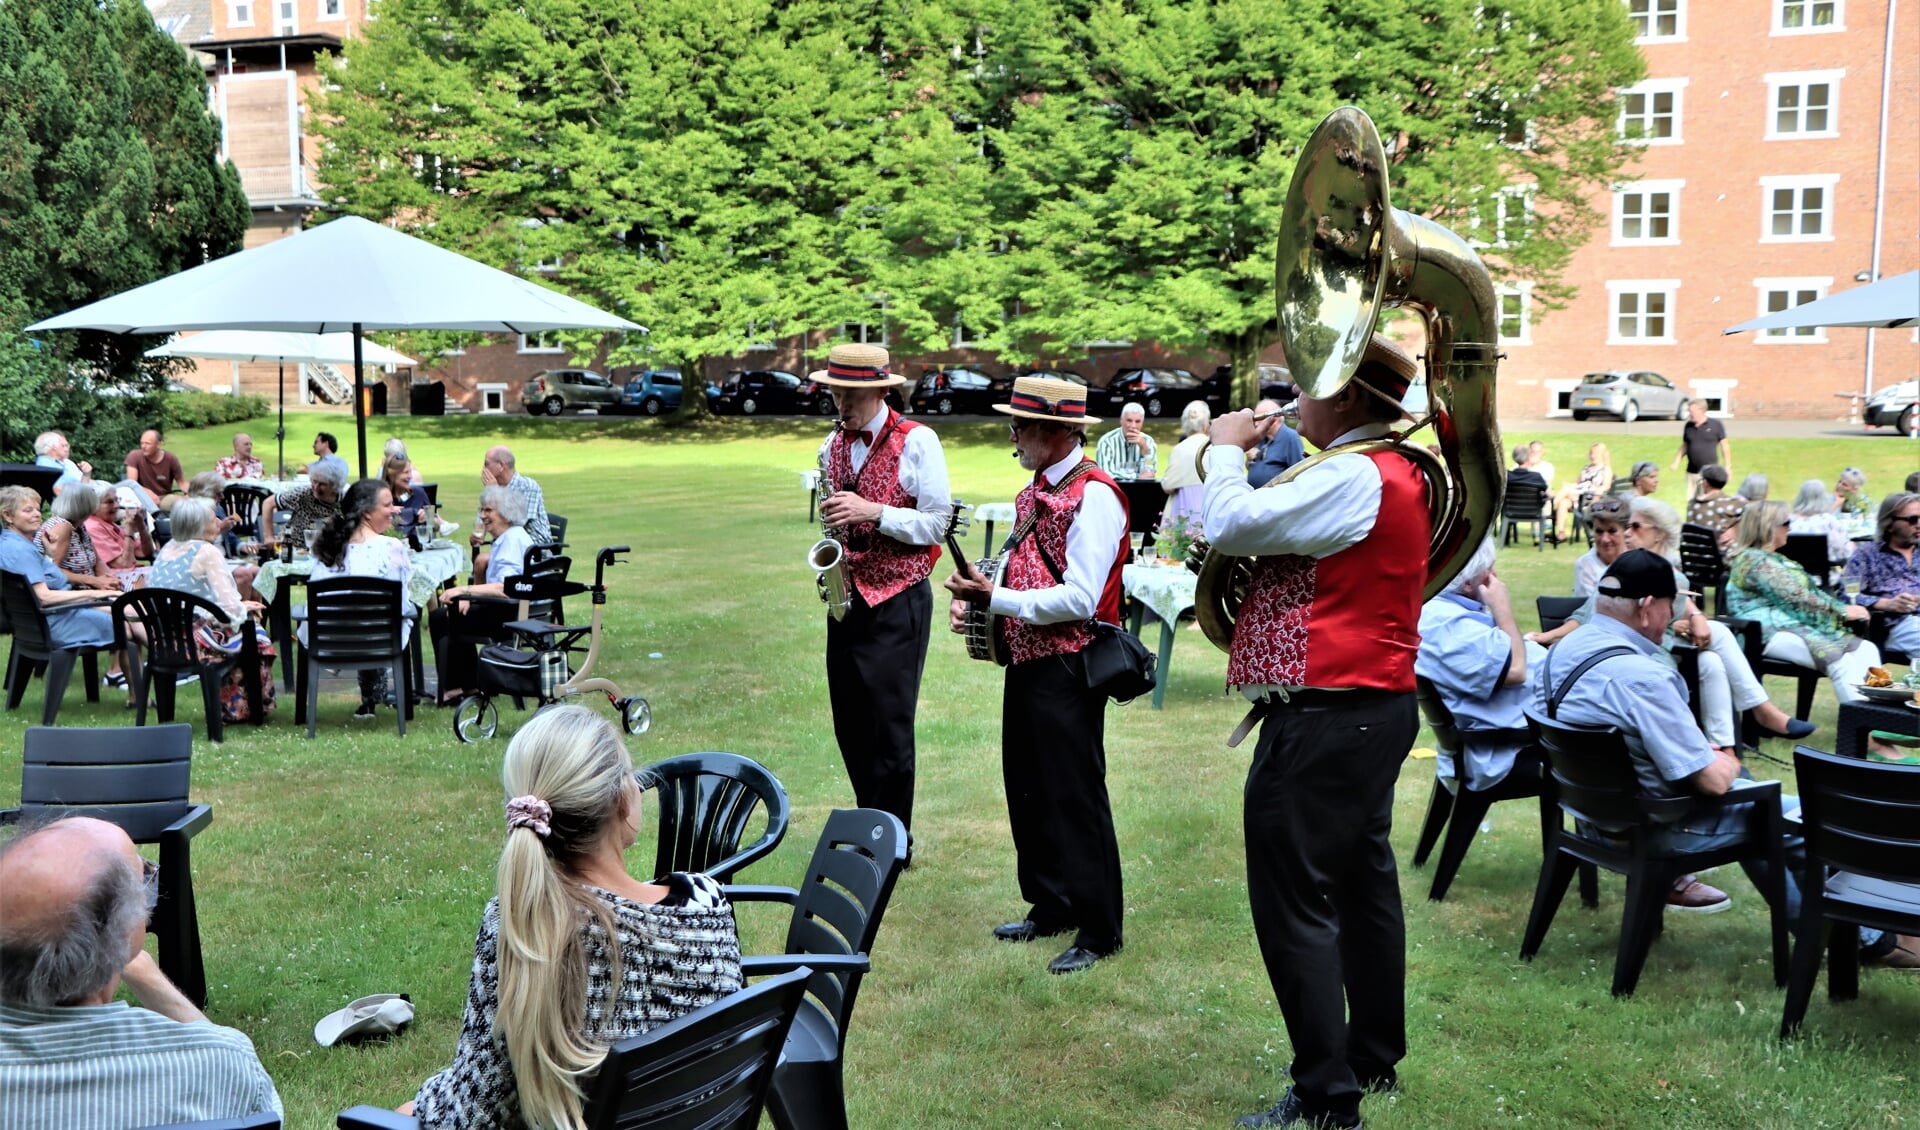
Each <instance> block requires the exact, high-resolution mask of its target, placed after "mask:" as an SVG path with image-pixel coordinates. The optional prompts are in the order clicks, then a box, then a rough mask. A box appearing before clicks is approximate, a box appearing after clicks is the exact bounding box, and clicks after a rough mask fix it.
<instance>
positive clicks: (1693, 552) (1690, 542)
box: [1680, 522, 1727, 614]
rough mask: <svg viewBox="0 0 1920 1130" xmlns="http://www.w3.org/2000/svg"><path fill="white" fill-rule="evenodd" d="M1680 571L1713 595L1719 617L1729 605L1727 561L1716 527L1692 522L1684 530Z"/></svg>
mask: <svg viewBox="0 0 1920 1130" xmlns="http://www.w3.org/2000/svg"><path fill="white" fill-rule="evenodd" d="M1680 571H1681V572H1683V573H1685V574H1686V575H1687V580H1689V581H1692V582H1693V584H1694V587H1695V588H1697V589H1699V590H1700V591H1701V592H1702V593H1708V592H1713V593H1717V594H1718V595H1717V596H1716V597H1715V599H1714V608H1715V610H1716V614H1717V612H1718V611H1723V610H1724V607H1725V604H1726V594H1725V592H1724V589H1725V587H1726V583H1727V559H1726V558H1725V557H1723V556H1721V553H1720V534H1719V531H1717V530H1715V529H1714V528H1713V527H1712V526H1702V525H1700V524H1699V523H1697V522H1688V523H1686V524H1685V525H1683V526H1681V527H1680Z"/></svg>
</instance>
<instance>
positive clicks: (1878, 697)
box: [1854, 667, 1920, 705]
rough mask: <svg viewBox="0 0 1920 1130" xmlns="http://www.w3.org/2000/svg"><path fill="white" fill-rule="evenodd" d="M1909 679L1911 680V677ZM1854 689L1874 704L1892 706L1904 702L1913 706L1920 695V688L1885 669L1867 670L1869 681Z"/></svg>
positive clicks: (1871, 668)
mask: <svg viewBox="0 0 1920 1130" xmlns="http://www.w3.org/2000/svg"><path fill="white" fill-rule="evenodd" d="M1908 678H1909V679H1910V678H1911V676H1909V677H1908ZM1854 689H1856V690H1858V691H1859V692H1860V693H1861V694H1862V695H1864V696H1866V697H1867V698H1868V699H1871V700H1872V701H1874V702H1884V703H1890V704H1891V703H1901V702H1904V703H1908V704H1910V705H1911V704H1912V703H1913V702H1914V699H1915V696H1916V695H1920V687H1915V686H1912V685H1910V684H1909V683H1908V682H1907V681H1905V680H1901V679H1896V678H1894V677H1893V675H1892V674H1890V673H1889V672H1888V671H1887V669H1886V668H1885V667H1869V668H1867V681H1866V682H1864V683H1861V684H1859V685H1858V686H1857V687H1855V688H1854Z"/></svg>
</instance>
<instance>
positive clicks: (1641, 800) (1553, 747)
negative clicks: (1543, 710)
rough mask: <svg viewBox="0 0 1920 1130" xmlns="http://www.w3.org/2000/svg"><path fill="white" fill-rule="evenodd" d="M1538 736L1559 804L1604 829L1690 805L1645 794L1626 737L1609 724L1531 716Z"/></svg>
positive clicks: (1666, 814) (1668, 815) (1658, 816)
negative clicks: (1592, 726) (1601, 726)
mask: <svg viewBox="0 0 1920 1130" xmlns="http://www.w3.org/2000/svg"><path fill="white" fill-rule="evenodd" d="M1527 725H1528V727H1529V728H1530V729H1532V730H1533V736H1534V740H1535V741H1536V742H1538V743H1539V744H1540V748H1542V749H1544V750H1545V751H1546V754H1547V763H1548V764H1549V765H1550V766H1551V767H1552V769H1553V781H1554V785H1555V787H1556V788H1557V790H1558V795H1559V798H1560V807H1561V808H1562V809H1563V810H1565V811H1566V812H1567V813H1568V814H1569V815H1571V816H1573V817H1574V818H1576V819H1584V820H1589V821H1591V822H1593V823H1595V824H1598V825H1600V826H1601V827H1603V828H1630V827H1633V826H1634V825H1636V824H1643V823H1645V822H1646V821H1647V818H1648V817H1649V816H1651V817H1653V818H1655V819H1672V818H1677V817H1678V816H1680V815H1681V814H1683V813H1684V812H1685V811H1686V810H1687V808H1688V807H1689V806H1690V802H1689V801H1688V800H1687V799H1686V798H1685V797H1674V798H1660V797H1646V796H1642V795H1641V793H1640V782H1639V779H1638V778H1637V777H1636V776H1635V775H1634V771H1633V757H1632V755H1631V754H1629V753H1628V752H1627V739H1626V736H1625V735H1623V734H1622V733H1621V732H1620V731H1619V730H1617V729H1615V728H1613V727H1611V726H1609V727H1607V728H1605V729H1590V728H1588V727H1585V726H1569V725H1567V724H1566V723H1564V722H1557V721H1554V720H1552V719H1549V718H1539V717H1535V716H1534V715H1532V714H1528V715H1527Z"/></svg>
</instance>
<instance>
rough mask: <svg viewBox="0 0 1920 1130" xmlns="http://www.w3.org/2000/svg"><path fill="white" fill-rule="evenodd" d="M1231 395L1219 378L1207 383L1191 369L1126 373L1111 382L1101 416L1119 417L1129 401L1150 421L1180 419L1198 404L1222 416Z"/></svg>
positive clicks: (1129, 371) (1132, 371) (1210, 379)
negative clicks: (1141, 409)
mask: <svg viewBox="0 0 1920 1130" xmlns="http://www.w3.org/2000/svg"><path fill="white" fill-rule="evenodd" d="M1230 391H1231V389H1230V387H1229V385H1228V384H1227V382H1226V381H1223V380H1220V379H1218V377H1217V376H1216V377H1209V378H1207V379H1206V380H1204V381H1203V380H1201V379H1200V378H1199V377H1196V376H1194V375H1193V373H1192V371H1190V370H1187V369H1122V370H1120V371H1119V372H1118V373H1115V374H1114V376H1113V379H1112V380H1110V381H1108V382H1107V389H1106V393H1107V395H1106V397H1105V401H1104V404H1103V407H1104V409H1105V411H1104V412H1102V413H1101V414H1102V415H1106V414H1112V415H1116V416H1117V415H1119V414H1120V409H1122V408H1124V407H1126V406H1127V404H1128V402H1129V401H1137V402H1138V403H1139V405H1140V407H1142V408H1144V409H1145V410H1146V413H1147V416H1148V418H1149V419H1155V420H1157V419H1160V418H1162V417H1167V416H1178V415H1180V413H1182V412H1184V411H1186V408H1187V405H1189V404H1191V403H1193V402H1194V401H1196V400H1204V401H1206V402H1207V407H1209V408H1211V409H1213V410H1214V412H1215V413H1218V412H1221V411H1223V410H1225V408H1226V406H1227V397H1228V393H1229V392H1230ZM1091 407H1092V406H1091V405H1089V408H1091Z"/></svg>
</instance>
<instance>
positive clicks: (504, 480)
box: [470, 447, 553, 573]
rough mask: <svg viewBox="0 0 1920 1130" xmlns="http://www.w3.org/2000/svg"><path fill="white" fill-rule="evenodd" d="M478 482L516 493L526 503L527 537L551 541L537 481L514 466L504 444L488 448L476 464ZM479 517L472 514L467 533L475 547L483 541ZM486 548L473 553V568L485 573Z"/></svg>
mask: <svg viewBox="0 0 1920 1130" xmlns="http://www.w3.org/2000/svg"><path fill="white" fill-rule="evenodd" d="M480 484H481V487H482V489H483V490H484V489H485V488H486V487H504V488H506V489H507V490H509V491H511V492H513V493H514V494H515V495H517V496H519V498H520V499H521V501H522V502H523V503H524V504H525V506H526V512H527V513H526V521H525V525H526V527H527V537H529V538H531V539H532V541H533V544H534V545H549V544H551V543H552V542H553V527H552V526H551V525H550V524H549V523H548V521H547V499H546V495H545V494H544V493H543V492H542V491H541V490H540V484H539V483H536V482H534V481H533V480H532V479H530V478H528V477H527V476H525V475H523V474H521V473H520V469H519V468H518V467H517V466H515V465H514V461H513V451H512V450H511V449H510V448H506V447H490V448H488V449H487V454H486V457H485V458H484V459H483V460H482V461H481V463H480ZM483 524H484V523H483V521H482V516H478V515H477V516H475V518H474V520H473V533H472V535H471V536H470V537H471V540H472V542H473V544H474V546H475V547H476V548H478V547H479V545H480V543H481V542H482V541H484V540H485V538H486V535H485V531H484V530H483V529H482V526H483ZM488 553H489V551H485V550H483V551H481V552H479V553H477V554H475V555H474V559H473V571H474V572H475V573H485V572H486V571H487V559H488Z"/></svg>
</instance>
